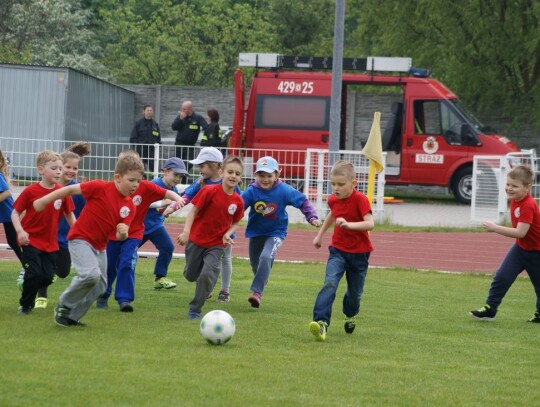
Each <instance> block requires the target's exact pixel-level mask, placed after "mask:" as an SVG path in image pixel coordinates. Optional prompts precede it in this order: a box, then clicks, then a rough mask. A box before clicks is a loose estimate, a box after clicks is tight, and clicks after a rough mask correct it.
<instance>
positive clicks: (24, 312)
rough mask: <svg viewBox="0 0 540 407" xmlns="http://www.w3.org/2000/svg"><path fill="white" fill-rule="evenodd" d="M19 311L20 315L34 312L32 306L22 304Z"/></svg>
mask: <svg viewBox="0 0 540 407" xmlns="http://www.w3.org/2000/svg"><path fill="white" fill-rule="evenodd" d="M17 312H18V314H19V315H28V314H30V313H31V312H32V308H27V307H23V306H20V307H19V310H18V311H17Z"/></svg>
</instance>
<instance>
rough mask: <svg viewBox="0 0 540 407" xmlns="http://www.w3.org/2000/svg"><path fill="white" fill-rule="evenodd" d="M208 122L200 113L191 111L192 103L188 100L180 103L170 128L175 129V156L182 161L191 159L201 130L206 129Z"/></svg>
mask: <svg viewBox="0 0 540 407" xmlns="http://www.w3.org/2000/svg"><path fill="white" fill-rule="evenodd" d="M207 127H208V123H207V122H206V120H205V119H204V117H202V116H201V115H200V114H197V113H195V112H194V111H193V104H192V103H191V102H190V101H189V100H188V101H185V102H184V103H182V108H181V110H180V111H179V112H178V116H177V117H176V119H174V122H173V124H172V129H173V130H176V140H175V142H174V144H175V145H177V146H181V147H176V154H175V155H176V156H177V157H178V158H181V159H182V160H184V161H186V162H187V161H189V160H193V158H194V157H195V148H194V147H193V146H194V145H195V143H196V142H197V139H198V138H199V133H200V132H201V130H206V128H207Z"/></svg>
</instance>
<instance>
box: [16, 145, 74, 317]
mask: <svg viewBox="0 0 540 407" xmlns="http://www.w3.org/2000/svg"><path fill="white" fill-rule="evenodd" d="M36 161H37V170H38V173H39V175H40V176H41V181H40V182H38V183H37V184H33V185H30V186H28V187H26V188H25V189H24V190H23V192H22V193H21V195H19V197H18V198H17V200H16V201H15V203H14V204H13V212H12V214H11V221H12V222H13V226H14V228H15V231H16V232H17V240H18V242H19V245H20V246H21V252H22V253H21V254H22V263H23V265H24V268H25V273H24V282H23V286H22V293H21V299H20V300H19V304H20V307H19V314H21V315H28V314H29V313H30V311H32V308H34V305H35V299H36V295H37V293H38V291H39V289H40V288H41V287H47V286H49V285H50V284H51V283H52V281H53V277H54V273H55V271H56V257H57V255H58V250H59V247H58V224H59V223H60V218H61V217H62V216H63V215H64V216H65V217H66V220H67V221H68V223H69V224H70V225H73V223H74V222H75V215H74V214H73V210H74V209H75V206H74V204H73V200H72V199H71V197H68V198H65V197H58V198H56V199H54V200H51V201H48V203H51V205H46V206H43V208H42V209H43V212H40V213H37V212H36V211H35V210H34V207H33V206H32V204H33V202H34V201H35V200H36V199H39V198H41V197H42V196H45V195H47V194H49V192H51V191H55V190H58V189H62V187H61V186H60V185H59V183H60V179H61V176H62V158H61V157H60V155H59V154H57V153H54V152H52V151H50V150H45V151H42V152H41V153H39V154H38V156H37V160H36ZM64 198H65V199H64ZM53 201H54V203H53ZM23 212H24V216H22V214H23Z"/></svg>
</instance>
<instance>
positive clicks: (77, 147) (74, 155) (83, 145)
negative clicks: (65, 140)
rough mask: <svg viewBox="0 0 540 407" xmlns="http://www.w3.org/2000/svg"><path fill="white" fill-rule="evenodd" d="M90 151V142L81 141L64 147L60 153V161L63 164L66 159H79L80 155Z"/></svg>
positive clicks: (82, 155)
mask: <svg viewBox="0 0 540 407" xmlns="http://www.w3.org/2000/svg"><path fill="white" fill-rule="evenodd" d="M91 152H92V149H91V147H90V144H89V143H87V142H85V141H81V142H78V143H75V144H72V145H70V146H68V147H66V149H65V150H64V151H63V152H62V153H61V154H60V157H62V162H63V163H64V164H65V163H66V162H67V161H68V160H77V161H80V160H81V158H82V157H84V156H85V155H88V154H90V153H91Z"/></svg>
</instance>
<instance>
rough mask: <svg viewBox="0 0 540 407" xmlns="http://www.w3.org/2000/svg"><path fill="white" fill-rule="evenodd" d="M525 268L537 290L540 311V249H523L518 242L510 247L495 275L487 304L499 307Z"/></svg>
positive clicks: (537, 304)
mask: <svg viewBox="0 0 540 407" xmlns="http://www.w3.org/2000/svg"><path fill="white" fill-rule="evenodd" d="M523 270H525V271H526V272H527V274H528V275H529V278H530V279H531V283H532V285H533V287H534V291H535V292H536V310H537V311H540V251H538V250H523V249H522V248H521V247H519V246H518V245H517V244H515V243H514V245H513V246H512V247H511V248H510V250H509V251H508V253H507V254H506V257H505V258H504V260H503V262H502V263H501V265H500V267H499V269H498V270H497V272H496V273H495V276H493V280H492V281H491V287H490V288H489V294H488V298H487V300H486V304H488V305H489V306H490V307H491V308H493V309H497V307H498V306H499V305H501V302H502V300H503V298H504V296H505V295H506V293H507V292H508V290H509V289H510V287H511V286H512V284H513V283H514V281H516V278H517V276H518V275H519V274H520V273H521V272H522V271H523Z"/></svg>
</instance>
